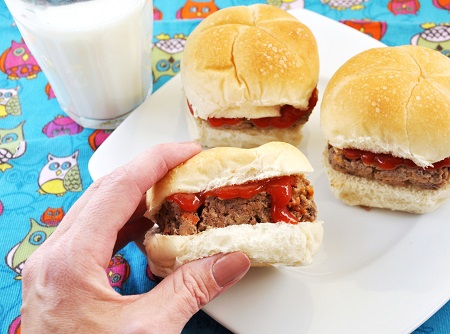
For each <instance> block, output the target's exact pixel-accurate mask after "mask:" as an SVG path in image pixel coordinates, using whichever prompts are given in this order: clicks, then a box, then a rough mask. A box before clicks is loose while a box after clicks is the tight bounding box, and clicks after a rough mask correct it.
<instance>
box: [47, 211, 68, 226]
mask: <svg viewBox="0 0 450 334" xmlns="http://www.w3.org/2000/svg"><path fill="white" fill-rule="evenodd" d="M64 215H65V212H64V210H63V208H62V207H59V208H47V209H46V210H45V211H44V213H43V214H42V215H41V223H42V224H44V225H45V226H58V225H59V223H60V222H61V220H62V219H63V218H64Z"/></svg>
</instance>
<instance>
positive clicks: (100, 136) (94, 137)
mask: <svg viewBox="0 0 450 334" xmlns="http://www.w3.org/2000/svg"><path fill="white" fill-rule="evenodd" d="M112 132H113V130H105V129H98V130H95V131H94V132H92V133H91V135H90V136H89V139H88V141H89V146H90V147H91V148H92V150H94V151H96V150H97V149H98V148H99V147H100V145H101V144H102V143H103V142H104V141H105V140H106V138H108V137H109V135H110V134H111V133H112Z"/></svg>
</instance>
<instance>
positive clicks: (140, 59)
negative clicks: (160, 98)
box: [5, 0, 153, 129]
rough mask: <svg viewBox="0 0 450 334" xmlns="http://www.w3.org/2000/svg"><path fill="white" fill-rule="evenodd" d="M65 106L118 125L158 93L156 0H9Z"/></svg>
mask: <svg viewBox="0 0 450 334" xmlns="http://www.w3.org/2000/svg"><path fill="white" fill-rule="evenodd" d="M5 3H6V5H7V6H8V9H9V10H10V12H11V14H12V16H13V17H14V19H15V21H16V24H17V26H18V28H19V30H20V32H21V34H22V37H23V38H24V41H25V43H26V44H27V46H28V48H29V49H30V51H31V53H32V54H33V56H34V57H35V58H36V60H37V62H38V64H39V66H40V67H41V69H42V71H43V72H44V73H45V75H46V77H47V79H48V81H49V83H50V85H51V87H52V89H53V91H54V93H55V95H56V98H57V100H58V102H59V104H60V106H61V108H62V109H63V110H64V112H66V113H67V114H68V115H69V116H70V117H71V118H72V119H73V120H75V121H76V122H77V123H79V124H80V125H82V126H84V127H88V128H96V129H113V128H115V127H117V125H119V124H120V122H121V121H123V119H125V117H126V116H127V115H128V114H129V113H130V112H131V111H132V110H133V109H135V108H136V107H137V106H139V105H140V104H141V103H142V102H143V101H144V100H145V98H146V96H147V94H148V93H149V92H151V88H152V76H151V68H152V67H151V41H152V28H153V8H152V1H151V0H5Z"/></svg>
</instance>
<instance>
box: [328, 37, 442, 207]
mask: <svg viewBox="0 0 450 334" xmlns="http://www.w3.org/2000/svg"><path fill="white" fill-rule="evenodd" d="M320 120H321V125H322V129H323V131H324V134H325V137H326V139H327V140H328V146H327V149H326V152H325V165H326V169H327V172H328V177H329V181H330V185H331V188H332V190H333V192H334V194H335V195H336V196H337V197H338V198H340V199H341V200H342V201H343V202H344V203H346V204H349V205H361V206H368V207H379V208H387V209H391V210H400V211H407V212H412V213H425V212H429V211H432V210H434V209H435V208H436V207H438V206H439V205H440V204H441V203H442V202H443V201H444V200H445V199H447V198H448V197H449V196H450V179H449V178H450V173H449V172H450V59H449V58H447V57H445V56H444V55H442V54H441V53H439V52H437V51H434V50H431V49H428V48H424V47H419V46H400V47H385V48H375V49H371V50H368V51H365V52H362V53H360V54H358V55H356V56H355V57H353V58H352V59H350V60H349V61H347V62H346V63H345V64H344V65H343V66H342V67H341V68H340V69H339V70H338V71H337V72H336V73H335V74H334V76H333V77H332V78H331V80H330V82H329V84H328V85H327V88H326V90H325V92H324V96H323V100H322V104H321V117H320Z"/></svg>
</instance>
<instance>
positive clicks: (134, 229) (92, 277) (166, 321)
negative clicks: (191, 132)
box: [21, 143, 250, 333]
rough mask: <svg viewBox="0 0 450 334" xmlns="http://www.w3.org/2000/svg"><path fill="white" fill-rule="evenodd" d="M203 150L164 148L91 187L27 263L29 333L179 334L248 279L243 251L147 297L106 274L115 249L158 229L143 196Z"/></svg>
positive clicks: (181, 273)
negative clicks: (119, 286) (129, 292)
mask: <svg viewBox="0 0 450 334" xmlns="http://www.w3.org/2000/svg"><path fill="white" fill-rule="evenodd" d="M200 150H201V148H200V146H199V145H197V144H194V143H184V144H163V145H158V146H155V147H154V148H152V149H150V150H149V151H147V152H146V153H145V154H142V155H141V156H139V157H138V158H136V159H135V160H133V161H132V162H131V163H129V164H128V165H126V166H124V167H121V168H118V169H117V170H115V171H114V172H112V173H111V174H109V175H107V176H105V177H103V178H101V179H99V180H97V181H96V182H94V183H93V184H92V185H91V187H89V189H88V190H87V191H86V192H85V193H84V194H83V195H82V196H81V197H80V199H79V200H78V201H77V202H76V203H75V204H74V205H73V207H72V208H71V209H70V210H69V212H68V213H67V214H66V216H65V217H64V219H63V221H62V222H61V223H60V225H59V226H58V228H57V229H56V231H55V232H54V233H53V234H52V235H51V236H50V238H49V239H48V240H47V241H46V242H45V243H44V244H42V245H41V246H40V248H39V249H38V250H36V251H35V252H34V253H33V254H32V255H31V256H30V258H29V259H28V260H27V262H26V264H25V267H24V270H23V281H22V284H23V293H22V297H23V303H22V310H21V321H22V324H21V326H22V328H21V330H22V333H52V332H53V333H106V332H107V333H158V332H159V333H179V332H181V330H182V329H183V327H184V325H185V324H186V322H187V321H188V320H189V319H190V318H191V317H192V315H194V314H195V313H196V312H197V311H198V310H199V309H200V308H202V307H203V306H204V305H206V304H207V303H208V302H209V301H211V300H212V299H213V298H215V297H216V296H218V295H219V294H220V293H222V292H224V291H225V290H227V289H228V288H229V287H231V286H232V285H233V284H234V283H236V282H237V281H238V280H239V279H241V278H242V277H243V276H244V274H245V273H246V272H247V270H248V268H249V266H250V262H249V260H248V258H247V257H246V256H245V255H244V254H242V253H240V252H235V253H230V254H225V255H224V254H218V255H215V256H212V257H209V258H205V259H201V260H197V261H194V262H191V263H188V264H186V265H184V266H182V267H181V268H179V269H178V270H177V271H175V272H174V273H173V274H172V275H170V276H168V277H166V278H165V279H164V280H163V281H162V282H161V283H160V284H158V285H157V286H156V287H155V288H154V289H152V290H151V291H149V292H147V293H145V294H142V295H134V296H122V295H120V294H119V293H117V292H116V291H115V290H114V289H113V288H112V287H111V286H110V284H109V281H108V278H107V276H106V273H105V269H106V268H107V266H108V263H109V261H110V259H111V256H112V254H113V251H114V250H117V249H118V248H121V247H122V246H123V245H125V244H126V243H127V242H129V241H131V240H134V239H135V238H137V237H139V236H140V235H141V234H142V233H143V232H145V231H146V230H147V229H148V228H149V227H150V226H151V223H149V222H148V221H144V220H143V219H144V218H142V214H143V212H144V211H145V197H143V194H144V193H145V192H146V190H147V189H149V188H150V187H151V186H152V185H153V184H154V183H155V182H157V181H158V180H159V179H161V178H162V177H163V176H164V175H165V174H166V173H167V171H168V170H170V169H172V168H173V167H175V166H176V165H178V164H180V163H182V162H183V161H185V160H187V159H188V158H190V157H192V156H193V155H195V154H197V153H199V152H200ZM126 222H128V224H127V225H125V223H126ZM116 241H117V242H116Z"/></svg>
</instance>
